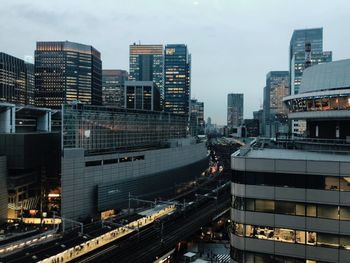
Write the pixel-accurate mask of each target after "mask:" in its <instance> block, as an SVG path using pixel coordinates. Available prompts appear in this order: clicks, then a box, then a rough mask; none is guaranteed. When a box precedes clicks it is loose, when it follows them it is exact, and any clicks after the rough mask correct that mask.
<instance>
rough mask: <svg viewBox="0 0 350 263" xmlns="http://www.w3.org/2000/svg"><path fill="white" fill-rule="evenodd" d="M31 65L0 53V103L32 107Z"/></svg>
mask: <svg viewBox="0 0 350 263" xmlns="http://www.w3.org/2000/svg"><path fill="white" fill-rule="evenodd" d="M33 77H34V72H33V64H29V63H25V62H24V60H22V59H19V58H16V57H13V56H11V55H8V54H6V53H2V52H0V101H2V102H9V103H16V104H21V105H26V104H29V105H33V100H34V90H33V89H34V79H33Z"/></svg>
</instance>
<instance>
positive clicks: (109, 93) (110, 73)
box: [102, 69, 128, 108]
mask: <svg viewBox="0 0 350 263" xmlns="http://www.w3.org/2000/svg"><path fill="white" fill-rule="evenodd" d="M127 79H128V72H127V71H126V70H120V69H104V70H102V105H104V106H113V107H118V108H121V107H124V104H125V101H124V97H125V96H124V82H125V81H126V80H127Z"/></svg>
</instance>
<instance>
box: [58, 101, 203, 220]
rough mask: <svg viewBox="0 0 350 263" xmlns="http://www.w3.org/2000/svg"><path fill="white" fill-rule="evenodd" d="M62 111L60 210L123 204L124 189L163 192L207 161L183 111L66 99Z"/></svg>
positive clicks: (84, 213) (80, 211)
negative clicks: (189, 133)
mask: <svg viewBox="0 0 350 263" xmlns="http://www.w3.org/2000/svg"><path fill="white" fill-rule="evenodd" d="M63 116H64V117H63V128H64V130H65V131H66V133H65V134H64V136H63V141H62V143H63V145H62V149H63V153H62V177H61V183H62V211H61V214H62V216H64V217H67V218H73V219H78V218H85V217H88V216H96V215H98V213H99V212H103V211H105V210H109V209H121V208H125V207H126V206H127V198H128V194H129V193H131V194H132V195H139V196H143V197H144V198H155V197H159V196H162V195H166V194H167V192H168V193H169V188H170V189H173V187H174V186H175V184H179V183H181V182H184V181H186V180H191V179H190V178H193V174H200V173H201V172H202V171H203V170H202V169H204V167H206V166H207V164H208V159H207V157H206V152H207V150H206V147H205V144H204V143H196V142H195V140H193V139H191V138H186V135H187V131H186V128H187V117H186V116H185V115H180V114H172V113H166V112H155V111H140V110H129V109H117V108H108V107H94V106H87V105H67V106H65V107H64V108H63ZM189 171H190V172H189ZM171 192H173V191H171Z"/></svg>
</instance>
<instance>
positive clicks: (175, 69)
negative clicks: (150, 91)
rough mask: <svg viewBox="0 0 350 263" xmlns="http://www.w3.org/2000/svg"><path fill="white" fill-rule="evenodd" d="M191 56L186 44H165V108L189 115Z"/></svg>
mask: <svg viewBox="0 0 350 263" xmlns="http://www.w3.org/2000/svg"><path fill="white" fill-rule="evenodd" d="M190 72H191V56H190V54H189V52H188V49H187V46H186V45H184V44H171V45H166V46H165V59H164V73H165V74H164V81H165V82H164V110H165V111H168V112H173V113H179V114H186V115H189V110H190V96H191V81H190V79H191V78H190V75H191V74H190Z"/></svg>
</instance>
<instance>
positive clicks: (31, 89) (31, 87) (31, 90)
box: [25, 62, 35, 105]
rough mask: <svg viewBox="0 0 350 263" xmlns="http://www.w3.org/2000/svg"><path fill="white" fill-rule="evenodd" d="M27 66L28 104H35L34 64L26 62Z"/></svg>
mask: <svg viewBox="0 0 350 263" xmlns="http://www.w3.org/2000/svg"><path fill="white" fill-rule="evenodd" d="M25 66H26V73H27V74H26V104H27V105H34V104H35V74H34V64H32V63H28V62H25Z"/></svg>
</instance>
